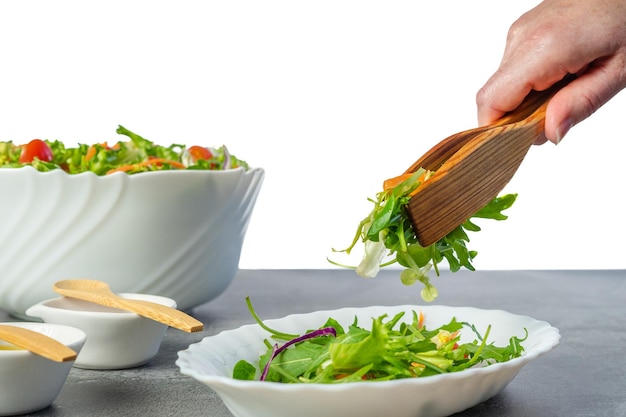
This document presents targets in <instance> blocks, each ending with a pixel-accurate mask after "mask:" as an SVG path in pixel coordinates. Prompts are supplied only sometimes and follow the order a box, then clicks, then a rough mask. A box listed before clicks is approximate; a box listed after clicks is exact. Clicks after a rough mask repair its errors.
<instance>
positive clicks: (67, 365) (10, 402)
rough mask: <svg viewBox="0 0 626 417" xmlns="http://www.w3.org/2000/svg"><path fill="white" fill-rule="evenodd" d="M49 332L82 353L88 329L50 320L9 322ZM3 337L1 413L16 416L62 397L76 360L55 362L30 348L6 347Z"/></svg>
mask: <svg viewBox="0 0 626 417" xmlns="http://www.w3.org/2000/svg"><path fill="white" fill-rule="evenodd" d="M0 324H4V325H10V326H16V327H22V328H26V329H29V330H33V331H36V332H39V333H42V334H44V335H46V336H49V337H51V338H53V339H56V340H57V341H59V342H61V343H63V344H64V345H65V346H67V347H69V348H70V349H72V350H74V352H76V353H79V354H80V350H81V348H82V347H83V344H84V343H85V338H86V336H85V332H83V331H82V330H80V329H77V328H75V327H71V326H65V325H62V324H50V323H28V322H26V323H24V322H19V323H18V322H7V323H0ZM3 345H4V346H6V345H8V343H6V342H3V341H1V340H0V416H15V415H20V414H26V413H30V412H34V411H38V410H41V409H43V408H46V407H48V406H49V405H50V404H52V403H53V402H54V400H55V399H56V398H57V397H58V395H59V393H60V392H61V389H62V388H63V385H65V381H66V380H67V376H68V375H69V373H70V370H71V368H72V365H73V363H74V362H73V361H69V362H55V361H52V360H50V359H46V358H44V357H42V356H39V355H36V354H34V353H31V352H29V351H27V350H23V349H19V350H5V349H3V348H2V346H3Z"/></svg>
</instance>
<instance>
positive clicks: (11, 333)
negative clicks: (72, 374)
mask: <svg viewBox="0 0 626 417" xmlns="http://www.w3.org/2000/svg"><path fill="white" fill-rule="evenodd" d="M0 340H4V341H5V342H9V343H11V344H13V345H15V346H17V347H19V348H22V349H26V350H28V351H30V352H32V353H34V354H36V355H39V356H43V357H44V358H46V359H50V360H53V361H55V362H69V361H73V360H75V359H76V357H77V356H78V354H77V353H76V352H74V350H73V349H71V348H69V347H67V346H65V345H64V344H63V343H61V342H59V341H58V340H56V339H53V338H52V337H49V336H46V335H45V334H42V333H39V332H36V331H34V330H30V329H25V328H23V327H17V326H11V325H6V324H0Z"/></svg>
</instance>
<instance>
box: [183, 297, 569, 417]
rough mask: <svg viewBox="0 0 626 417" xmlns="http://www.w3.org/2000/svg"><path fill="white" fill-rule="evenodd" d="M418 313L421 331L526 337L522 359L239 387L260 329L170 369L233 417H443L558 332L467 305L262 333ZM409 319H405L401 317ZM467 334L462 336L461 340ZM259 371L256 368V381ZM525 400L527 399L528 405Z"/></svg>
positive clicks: (227, 334) (193, 352)
mask: <svg viewBox="0 0 626 417" xmlns="http://www.w3.org/2000/svg"><path fill="white" fill-rule="evenodd" d="M412 310H414V311H416V312H419V311H420V310H421V311H422V312H423V313H424V316H425V322H424V324H425V326H426V327H427V328H436V327H439V326H441V325H443V324H446V323H448V322H449V321H450V320H451V318H452V317H456V318H457V320H459V321H465V322H469V323H471V324H474V325H476V328H477V329H478V331H479V332H481V334H483V335H484V334H485V330H486V328H487V326H488V325H489V324H491V325H492V328H491V332H490V336H489V340H488V342H494V343H495V344H496V345H499V346H506V345H508V343H509V338H510V337H511V336H517V337H520V338H523V337H524V336H525V330H524V329H527V330H528V338H527V339H526V340H525V341H524V342H522V345H523V346H524V349H525V353H524V354H523V356H521V357H519V358H516V359H513V360H511V361H508V362H504V363H497V364H493V365H490V366H487V367H474V368H470V369H467V370H464V371H461V372H457V373H449V374H441V375H435V376H429V377H423V378H410V379H400V380H393V381H384V382H366V381H364V382H348V383H338V384H282V383H277V382H265V381H258V380H257V381H240V380H235V379H233V378H232V370H233V367H234V365H235V364H236V363H237V362H238V361H239V360H241V359H245V360H247V361H248V362H250V363H252V364H255V365H257V366H258V359H259V355H260V354H262V353H264V352H266V350H267V347H266V346H265V345H264V344H263V340H264V339H269V334H268V332H267V331H265V330H263V329H262V328H261V327H260V326H258V325H256V324H254V325H246V326H242V327H240V328H238V329H235V330H228V331H224V332H222V333H220V334H218V335H216V336H210V337H206V338H205V339H203V340H202V341H200V342H198V343H195V344H193V345H191V346H190V347H189V348H188V349H186V350H184V351H181V352H179V353H178V360H177V361H176V364H177V365H178V367H179V368H180V371H181V373H182V374H185V375H188V376H191V377H193V378H195V379H196V380H198V381H199V382H201V383H203V384H205V385H207V386H208V387H209V388H211V389H213V390H214V391H215V392H216V393H217V394H218V395H219V396H220V397H221V399H222V400H223V401H224V404H225V405H226V407H228V409H229V410H230V411H231V412H232V413H233V415H234V416H235V417H293V416H298V417H318V416H325V417H345V416H359V417H380V416H390V417H391V416H392V417H443V416H449V415H451V414H454V413H457V412H460V411H463V410H466V409H468V408H470V407H473V406H475V405H477V404H479V403H481V402H484V401H486V400H487V399H489V398H491V397H492V396H494V395H496V394H498V393H500V392H501V391H502V390H503V389H504V388H505V387H506V386H507V384H508V383H509V382H510V381H511V380H513V378H515V376H516V375H517V373H518V372H519V371H520V369H521V368H522V367H523V366H524V365H526V364H527V363H529V362H531V361H532V360H534V359H537V358H538V357H539V356H542V355H544V354H546V353H548V352H549V351H550V350H552V349H553V348H554V347H555V346H557V345H558V343H559V340H560V334H559V331H558V330H557V329H556V328H554V327H552V326H550V324H548V323H546V322H544V321H538V320H535V319H533V318H531V317H527V316H520V315H515V314H511V313H508V312H505V311H501V310H480V309H476V308H470V307H446V306H430V305H429V306H394V307H383V306H376V307H367V308H343V309H340V310H335V311H318V312H315V313H310V314H297V315H291V316H287V317H285V318H282V319H277V320H267V321H265V324H267V325H268V326H269V327H271V328H273V329H276V330H279V331H283V332H286V333H298V334H301V333H304V332H305V331H307V330H311V329H315V328H319V327H320V326H322V325H323V324H324V323H325V322H326V320H327V319H328V318H329V317H332V318H335V319H336V320H338V321H339V323H340V324H341V325H342V326H348V325H350V324H351V323H353V321H354V318H355V317H356V318H357V319H358V323H359V325H360V326H362V327H364V328H369V327H370V326H371V320H372V318H374V317H378V316H381V315H383V314H388V316H389V317H393V315H395V314H396V313H398V312H400V311H406V312H407V313H410V312H411V311H412ZM405 318H406V319H407V320H409V321H410V320H411V314H405ZM474 339H475V335H474V334H473V333H472V332H470V331H467V330H464V331H463V333H462V338H461V341H462V342H470V341H472V340H474ZM258 375H260V370H259V369H257V377H258ZM528 400H529V401H532V398H529V399H528Z"/></svg>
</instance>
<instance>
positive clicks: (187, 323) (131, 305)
mask: <svg viewBox="0 0 626 417" xmlns="http://www.w3.org/2000/svg"><path fill="white" fill-rule="evenodd" d="M53 289H54V291H56V292H57V293H59V294H61V295H63V296H66V297H71V298H77V299H80V300H85V301H90V302H92V303H96V304H100V305H103V306H107V307H112V308H117V309H120V310H126V311H131V312H133V313H135V314H138V315H140V316H142V317H146V318H149V319H152V320H155V321H158V322H159V323H163V324H166V325H168V326H171V327H174V328H177V329H179V330H183V331H186V332H189V333H192V332H198V331H201V330H202V329H203V328H204V325H203V324H202V322H200V321H198V320H196V319H195V318H193V317H191V316H189V315H187V314H185V313H183V312H182V311H180V310H177V309H175V308H171V307H167V306H164V305H161V304H157V303H152V302H149V301H143V300H130V299H127V298H123V297H120V296H119V295H117V294H115V293H113V292H112V291H111V289H110V288H109V285H108V284H107V283H105V282H102V281H97V280H88V279H75V280H63V281H58V282H56V283H55V284H54V286H53Z"/></svg>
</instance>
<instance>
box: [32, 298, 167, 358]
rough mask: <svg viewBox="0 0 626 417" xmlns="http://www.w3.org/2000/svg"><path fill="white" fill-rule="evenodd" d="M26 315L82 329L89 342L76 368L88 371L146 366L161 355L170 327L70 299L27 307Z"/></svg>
mask: <svg viewBox="0 0 626 417" xmlns="http://www.w3.org/2000/svg"><path fill="white" fill-rule="evenodd" d="M119 295H120V296H122V297H124V298H129V299H134V300H144V301H151V302H153V303H158V304H162V305H165V306H168V307H172V308H175V307H176V301H174V300H172V299H171V298H167V297H160V296H155V295H148V294H128V293H121V294H119ZM26 314H28V315H29V316H31V317H35V318H41V319H43V321H44V322H46V323H59V324H66V325H68V326H73V327H76V328H79V329H81V330H83V331H84V332H85V333H86V335H87V341H86V342H85V345H84V346H83V349H82V350H81V352H80V353H79V354H78V357H77V358H76V361H75V363H74V366H76V367H78V368H86V369H124V368H132V367H137V366H141V365H144V364H145V363H147V362H148V361H150V359H152V358H153V357H154V356H155V355H156V354H157V353H158V351H159V348H160V346H161V341H162V340H163V336H164V335H165V332H166V330H167V328H168V326H167V325H165V324H162V323H159V322H156V321H154V320H150V319H147V318H144V317H141V316H139V315H137V314H135V313H131V312H128V311H124V310H118V309H115V308H109V307H105V306H101V305H99V304H95V303H90V302H88V301H83V300H77V299H73V298H67V297H57V298H52V299H49V300H45V301H42V302H41V303H37V304H35V305H34V306H31V307H30V308H28V309H27V310H26Z"/></svg>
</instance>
